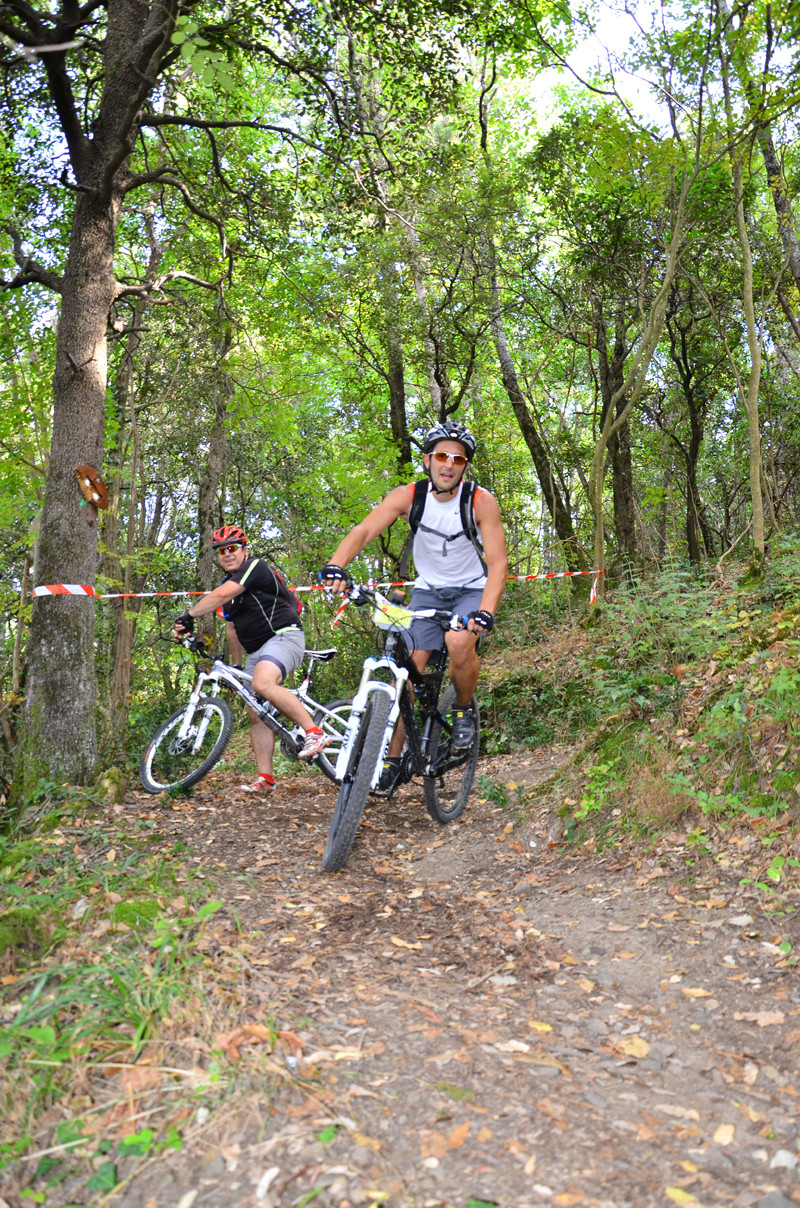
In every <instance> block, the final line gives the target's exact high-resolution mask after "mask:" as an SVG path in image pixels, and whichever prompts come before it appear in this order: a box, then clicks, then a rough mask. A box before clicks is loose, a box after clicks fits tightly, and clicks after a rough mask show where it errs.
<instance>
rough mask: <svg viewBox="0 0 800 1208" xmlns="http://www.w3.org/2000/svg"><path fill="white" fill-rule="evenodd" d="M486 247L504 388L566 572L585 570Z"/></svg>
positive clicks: (492, 318) (492, 255) (493, 258)
mask: <svg viewBox="0 0 800 1208" xmlns="http://www.w3.org/2000/svg"><path fill="white" fill-rule="evenodd" d="M483 246H484V254H485V258H486V261H487V269H488V276H489V290H490V300H489V324H490V327H491V332H492V339H493V341H494V346H495V350H496V352H497V359H498V361H499V363H500V374H501V377H502V379H503V385H504V387H505V390H506V394H507V395H508V397H509V400H510V402H511V406H512V407H513V409H514V415H515V416H516V417H517V423H518V424H519V430H520V432H521V433H522V437H523V440H524V441H525V444H526V445H527V446H528V450H529V452H530V455H531V459H532V461H533V465H534V468H535V470H536V477H537V478H538V479H539V486H540V487H541V489H542V495H543V496H544V499H545V502H546V504H547V510H548V511H549V513H550V515H551V517H552V519H553V525H554V527H555V530H556V534H557V536H558V539H559V541H560V542H561V546H562V548H563V551H564V558H565V560H566V563H567V568H568V569H569V570H586V558H585V555H584V552H583V549H582V547H581V545H580V543H579V541H578V537H577V534H576V532H575V528H574V526H573V523H572V516H571V515H570V513H569V510H568V508H567V506H566V504H565V502H564V500H563V498H562V496H561V493H560V491H559V490H558V487H557V485H556V481H555V476H554V474H553V470H552V467H551V465H550V457H549V454H548V451H547V448H546V446H545V443H544V441H543V440H542V438H541V436H540V434H539V430H538V428H537V427H536V424H535V422H534V419H533V416H532V415H531V413H530V410H529V408H528V405H527V403H526V401H525V396H524V394H523V393H522V388H521V386H520V384H519V379H518V377H517V371H516V369H515V367H514V360H513V357H512V356H511V350H510V349H509V347H508V340H507V339H506V333H505V326H504V324H503V315H502V308H501V304H500V285H499V281H498V278H497V261H496V256H495V251H494V245H493V244H492V242H491V237H490V236H488V237H486V239H485V240H484V241H483Z"/></svg>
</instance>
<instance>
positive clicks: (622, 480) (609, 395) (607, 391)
mask: <svg viewBox="0 0 800 1208" xmlns="http://www.w3.org/2000/svg"><path fill="white" fill-rule="evenodd" d="M593 318H594V333H595V345H596V347H597V356H598V362H599V371H600V391H601V395H602V400H603V406H602V412H601V424H602V423H603V422H604V421H605V418H606V415H607V413H608V410H609V408H611V406H612V399H613V398H614V397H616V416H617V417H619V416H620V415H621V414H622V413H623V412H624V411H625V407H626V399H625V393H624V391H621V390H620V388H621V386H622V381H623V378H624V367H625V358H626V356H627V354H628V349H627V346H626V341H625V326H624V323H623V320H622V317H621V315H617V322H616V334H615V338H614V351H613V353H612V355H611V357H609V355H608V338H607V332H606V325H605V320H604V319H603V314H602V306H601V304H600V302H599V301H598V302H597V303H596V305H595V307H594V311H593ZM608 455H609V459H610V461H611V481H612V488H613V499H614V530H615V532H616V535H617V544H618V546H619V551H618V552H619V555H620V557H621V559H622V562H623V564H624V566H625V568H626V572H627V573H628V574H630V572H631V570H632V568H633V566H634V565H635V562H636V559H637V557H638V553H639V549H638V543H637V540H636V501H635V497H634V491H633V462H632V459H631V434H630V425H629V424H628V421H627V420H625V421H624V422H623V423H621V424H620V426H619V429H618V430H617V431H616V432H615V433H614V435H613V436H612V437H611V438H610V440H609V442H608Z"/></svg>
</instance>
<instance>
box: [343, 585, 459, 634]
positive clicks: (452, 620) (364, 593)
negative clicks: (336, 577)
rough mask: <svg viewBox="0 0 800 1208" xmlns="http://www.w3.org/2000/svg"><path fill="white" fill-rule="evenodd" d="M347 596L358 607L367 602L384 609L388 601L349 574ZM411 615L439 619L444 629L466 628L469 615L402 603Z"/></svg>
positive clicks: (419, 618) (414, 617) (345, 591)
mask: <svg viewBox="0 0 800 1208" xmlns="http://www.w3.org/2000/svg"><path fill="white" fill-rule="evenodd" d="M342 594H343V595H344V596H346V597H347V599H348V600H350V601H351V602H352V603H353V604H355V605H356V607H357V608H362V607H363V606H364V605H365V604H374V605H375V606H376V607H377V608H379V609H381V611H384V608H385V605H386V603H387V601H386V600H385V598H384V597H383V596H382V595H381V594H380V593H379V592H378V591H376V589H375V588H373V587H368V586H367V585H366V584H363V583H356V582H355V581H354V580H353V579H351V578H350V577H349V576H348V579H347V587H346V588H345V590H344V592H343V593H342ZM400 607H402V608H403V610H404V611H405V612H407V613H408V615H409V617H411V618H413V619H416V620H423V619H424V620H431V621H437V622H438V624H440V625H441V626H442V628H443V629H466V628H467V623H468V621H469V617H465V616H460V615H459V614H458V613H456V612H449V611H448V610H447V609H444V608H406V606H405V605H401V606H400Z"/></svg>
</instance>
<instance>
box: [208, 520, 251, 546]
mask: <svg viewBox="0 0 800 1208" xmlns="http://www.w3.org/2000/svg"><path fill="white" fill-rule="evenodd" d="M223 545H247V537H246V536H245V532H244V529H240V528H239V526H238V524H223V526H222V528H218V529H217V531H216V532H215V533H212V534H211V548H212V549H219V548H220V547H221V546H223Z"/></svg>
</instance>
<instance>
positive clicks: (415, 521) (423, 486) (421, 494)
mask: <svg viewBox="0 0 800 1208" xmlns="http://www.w3.org/2000/svg"><path fill="white" fill-rule="evenodd" d="M408 485H409V486H410V487H411V489H412V496H411V507H410V508H409V510H408V527H409V530H410V531H409V534H408V540H407V541H406V545H405V549H404V550H403V553H402V556H401V558H400V565H399V566H398V568H397V577H398V579H401V580H403V579H405V577H406V570H407V568H408V560H409V558H410V557H411V550H412V547H413V545H414V534H415V533H416V531H417V529H418V528H419V526H420V521H421V520H422V513H423V512H424V511H425V500H426V499H427V496H428V479H427V478H420V479H418V480H417V482H410V483H409V484H408Z"/></svg>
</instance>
